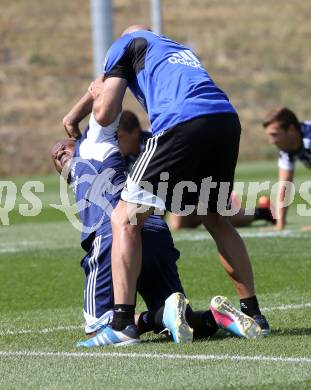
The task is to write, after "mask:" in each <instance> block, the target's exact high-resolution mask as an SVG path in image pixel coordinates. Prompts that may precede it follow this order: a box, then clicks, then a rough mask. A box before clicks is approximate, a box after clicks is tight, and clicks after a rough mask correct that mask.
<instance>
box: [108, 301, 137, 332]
mask: <svg viewBox="0 0 311 390" xmlns="http://www.w3.org/2000/svg"><path fill="white" fill-rule="evenodd" d="M134 314H135V306H134V305H114V308H113V319H112V323H111V327H112V328H113V329H115V330H123V329H125V328H126V327H127V326H128V325H133V324H134Z"/></svg>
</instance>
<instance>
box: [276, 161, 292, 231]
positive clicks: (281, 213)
mask: <svg viewBox="0 0 311 390" xmlns="http://www.w3.org/2000/svg"><path fill="white" fill-rule="evenodd" d="M293 179H294V171H288V170H286V169H281V168H280V169H279V186H278V193H277V198H276V210H277V216H276V217H277V224H276V229H278V230H282V229H284V227H285V225H286V215H287V210H288V206H285V207H281V205H282V203H283V202H284V199H285V192H286V186H285V185H284V184H283V183H282V182H292V181H293ZM287 191H289V189H288V188H287ZM288 195H289V194H288Z"/></svg>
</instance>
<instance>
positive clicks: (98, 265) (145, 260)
mask: <svg viewBox="0 0 311 390" xmlns="http://www.w3.org/2000/svg"><path fill="white" fill-rule="evenodd" d="M111 245H112V234H111V232H110V233H109V232H107V234H105V235H99V236H97V237H95V239H94V241H93V244H92V247H91V249H90V251H89V252H88V253H87V255H86V256H85V257H84V258H83V259H82V261H81V266H82V268H83V270H84V272H85V287H84V312H85V313H87V314H88V315H89V316H91V317H92V318H100V317H101V316H102V315H103V314H104V313H106V312H107V311H109V310H111V309H112V308H113V304H114V299H113V287H112V274H111ZM142 248H143V257H142V271H141V274H140V277H139V279H138V282H137V291H138V292H139V294H140V295H141V296H142V298H143V300H144V301H145V303H146V306H147V309H148V310H149V311H152V312H154V311H156V310H157V309H159V308H160V307H161V306H163V305H164V301H165V299H166V298H167V297H168V296H169V295H171V294H172V293H174V292H182V293H184V290H183V287H182V284H181V281H180V278H179V275H178V270H177V265H176V261H177V260H178V258H179V251H178V250H177V249H176V248H175V247H174V242H173V239H172V236H171V234H170V232H169V230H168V229H163V230H161V231H154V230H152V229H145V228H144V229H143V230H142Z"/></svg>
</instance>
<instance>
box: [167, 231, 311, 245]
mask: <svg viewBox="0 0 311 390" xmlns="http://www.w3.org/2000/svg"><path fill="white" fill-rule="evenodd" d="M306 233H308V232H301V231H299V230H282V231H270V232H269V231H266V232H264V231H262V232H261V231H253V232H251V231H246V232H243V231H241V230H239V234H240V236H241V237H243V238H269V237H279V238H305V237H306ZM211 239H212V237H211V236H210V235H209V234H208V233H207V232H204V231H202V232H196V233H193V232H191V233H189V232H183V233H179V234H178V233H176V235H175V236H174V241H176V242H178V241H203V240H211Z"/></svg>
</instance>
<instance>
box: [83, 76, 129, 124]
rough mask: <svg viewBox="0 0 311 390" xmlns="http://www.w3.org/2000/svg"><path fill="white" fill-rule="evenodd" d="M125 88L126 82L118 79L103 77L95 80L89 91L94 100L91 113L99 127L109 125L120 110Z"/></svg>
mask: <svg viewBox="0 0 311 390" xmlns="http://www.w3.org/2000/svg"><path fill="white" fill-rule="evenodd" d="M126 88H127V81H126V80H125V79H122V78H120V77H109V78H108V79H105V81H104V76H102V77H101V78H98V79H96V80H95V81H94V82H93V83H92V84H91V86H90V88H89V91H90V92H91V93H92V95H93V98H94V104H93V113H94V116H95V119H96V121H97V122H98V123H99V124H100V125H101V126H108V125H110V124H111V123H112V122H113V121H114V120H115V119H116V117H117V115H118V114H119V113H120V112H121V110H122V101H123V98H124V94H125V91H126Z"/></svg>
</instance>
